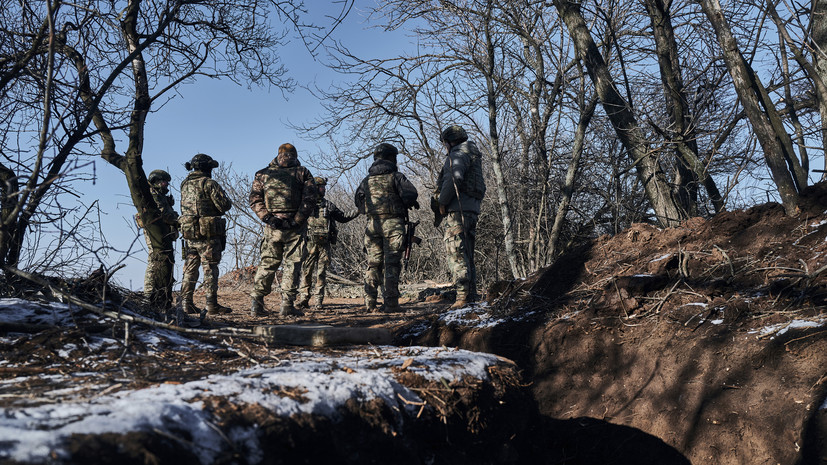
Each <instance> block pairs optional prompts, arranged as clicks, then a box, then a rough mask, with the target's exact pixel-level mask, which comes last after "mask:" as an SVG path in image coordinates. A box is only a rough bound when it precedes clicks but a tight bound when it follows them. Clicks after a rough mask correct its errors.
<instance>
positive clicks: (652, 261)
mask: <svg viewBox="0 0 827 465" xmlns="http://www.w3.org/2000/svg"><path fill="white" fill-rule="evenodd" d="M671 256H672V254H671V253H668V254H664V255H661V256H660V257H658V258H653V259H651V260H649V263H655V262H659V261H661V260H665V259H667V258H669V257H671Z"/></svg>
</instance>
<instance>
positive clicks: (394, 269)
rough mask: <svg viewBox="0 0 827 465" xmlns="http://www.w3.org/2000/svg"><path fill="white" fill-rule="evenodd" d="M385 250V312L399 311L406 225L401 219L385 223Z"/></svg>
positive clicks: (392, 219)
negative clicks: (400, 278) (400, 276)
mask: <svg viewBox="0 0 827 465" xmlns="http://www.w3.org/2000/svg"><path fill="white" fill-rule="evenodd" d="M382 232H383V236H384V243H383V248H384V249H385V276H384V279H385V286H384V288H383V291H384V295H383V300H384V302H385V311H397V310H399V275H400V274H401V273H402V252H403V251H404V248H403V245H404V244H403V243H404V240H405V223H404V220H403V219H401V218H389V219H386V220H385V221H384V222H383V225H382Z"/></svg>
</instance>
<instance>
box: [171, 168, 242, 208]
mask: <svg viewBox="0 0 827 465" xmlns="http://www.w3.org/2000/svg"><path fill="white" fill-rule="evenodd" d="M231 208H233V203H232V202H231V201H230V198H229V197H228V196H227V193H226V192H224V189H223V188H222V187H221V185H220V184H218V183H217V182H216V181H214V180H213V179H211V178H210V177H208V176H207V175H206V174H204V173H202V172H200V171H192V172H191V173H190V174H188V175H187V177H186V178H184V181H182V182H181V215H182V216H183V215H187V216H198V217H209V216H221V215H223V214H224V213H227V212H228V211H230V209H231Z"/></svg>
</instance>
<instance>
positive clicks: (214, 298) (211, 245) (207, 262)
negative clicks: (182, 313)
mask: <svg viewBox="0 0 827 465" xmlns="http://www.w3.org/2000/svg"><path fill="white" fill-rule="evenodd" d="M222 249H223V247H222V246H221V240H220V239H211V240H210V241H209V242H207V244H206V245H205V246H204V247H203V248H202V249H201V260H202V262H203V264H204V287H205V291H206V292H205V294H206V300H207V313H208V314H210V315H217V314H221V313H230V312H232V309H230V308H229V307H225V306H223V305H220V304H219V303H218V273H219V271H218V264H219V263H220V262H221V251H222Z"/></svg>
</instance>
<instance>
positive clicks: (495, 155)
mask: <svg viewBox="0 0 827 465" xmlns="http://www.w3.org/2000/svg"><path fill="white" fill-rule="evenodd" d="M488 14H489V17H488V18H486V26H485V41H486V46H487V53H488V56H487V63H486V64H487V70H486V73H485V84H486V93H487V95H486V97H487V105H488V142H489V144H490V147H491V160H492V163H493V165H494V176H495V178H496V181H497V203H499V206H500V214H501V215H502V221H503V235H504V242H505V244H504V245H505V255H506V258H507V259H508V264H509V266H510V267H511V276H512V277H513V278H518V277H520V276H522V273H521V272H520V267H519V264H518V262H517V253H516V249H517V248H516V247H515V241H514V219H513V218H514V217H513V215H512V214H511V207H510V206H509V204H508V196H507V195H506V193H505V185H506V184H505V176H504V175H503V169H502V154H501V153H500V138H499V134H498V130H497V95H496V89H495V87H494V79H493V78H492V77H491V73H493V72H494V44H493V42H492V41H491V31H490V29H489V27H490V24H491V18H490V14H491V11H490V5H489V11H488Z"/></svg>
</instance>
